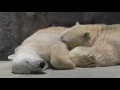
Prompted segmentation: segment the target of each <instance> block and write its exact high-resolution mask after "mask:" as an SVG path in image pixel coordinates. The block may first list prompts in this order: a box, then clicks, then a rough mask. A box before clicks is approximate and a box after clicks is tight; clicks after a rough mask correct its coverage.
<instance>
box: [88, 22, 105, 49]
mask: <svg viewBox="0 0 120 90" xmlns="http://www.w3.org/2000/svg"><path fill="white" fill-rule="evenodd" d="M103 26H104V25H103V24H95V25H90V26H88V29H89V30H88V31H89V32H90V40H89V41H88V43H89V44H88V45H89V46H90V47H91V46H93V45H94V43H95V42H96V40H97V38H98V37H99V36H100V34H101V33H102V27H103Z"/></svg>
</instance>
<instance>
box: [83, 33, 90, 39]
mask: <svg viewBox="0 0 120 90" xmlns="http://www.w3.org/2000/svg"><path fill="white" fill-rule="evenodd" d="M89 37H90V33H89V32H85V33H83V35H82V38H83V39H84V40H85V39H88V38H89Z"/></svg>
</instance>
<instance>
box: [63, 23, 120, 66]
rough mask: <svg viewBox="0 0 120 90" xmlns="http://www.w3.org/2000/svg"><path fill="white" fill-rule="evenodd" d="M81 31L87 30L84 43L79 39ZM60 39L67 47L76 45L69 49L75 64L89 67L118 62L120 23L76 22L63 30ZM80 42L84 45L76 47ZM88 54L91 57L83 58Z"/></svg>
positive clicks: (119, 53) (110, 64)
mask: <svg viewBox="0 0 120 90" xmlns="http://www.w3.org/2000/svg"><path fill="white" fill-rule="evenodd" d="M83 31H84V32H87V33H88V34H87V35H88V37H89V38H88V41H87V42H86V43H84V44H83V43H81V40H80V39H81V34H83ZM71 36H72V37H71ZM70 37H71V38H70ZM61 39H62V41H63V42H64V43H66V45H67V46H68V47H69V48H73V47H76V48H74V49H73V50H71V51H70V57H71V60H72V62H73V63H74V64H76V66H83V67H91V66H112V65H118V64H120V25H118V24H116V25H104V24H100V25H98V24H95V25H80V24H78V25H77V26H75V27H72V28H70V29H69V31H66V32H64V33H63V34H62V36H61ZM84 40H85V39H84ZM76 42H77V43H76ZM84 42H85V41H84ZM80 44H83V45H82V46H84V47H77V46H80ZM88 56H91V57H92V58H91V59H84V58H85V57H88Z"/></svg>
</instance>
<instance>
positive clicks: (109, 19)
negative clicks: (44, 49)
mask: <svg viewBox="0 0 120 90" xmlns="http://www.w3.org/2000/svg"><path fill="white" fill-rule="evenodd" d="M76 22H80V23H81V24H119V23H120V12H0V60H7V56H8V55H9V54H12V53H13V52H14V49H15V48H16V47H17V46H18V45H20V44H21V42H22V41H23V40H24V39H25V38H27V37H28V36H30V35H31V34H33V33H34V32H35V31H37V30H38V29H41V28H46V27H49V26H52V25H55V26H66V27H70V26H73V25H74V24H75V23H76Z"/></svg>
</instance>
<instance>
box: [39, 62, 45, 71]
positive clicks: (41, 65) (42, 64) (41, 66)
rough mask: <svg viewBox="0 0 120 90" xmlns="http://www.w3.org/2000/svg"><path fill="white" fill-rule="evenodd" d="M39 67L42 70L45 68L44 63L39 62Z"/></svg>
mask: <svg viewBox="0 0 120 90" xmlns="http://www.w3.org/2000/svg"><path fill="white" fill-rule="evenodd" d="M39 66H40V68H41V69H43V68H44V67H45V66H46V63H45V61H41V62H40V64H39Z"/></svg>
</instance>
